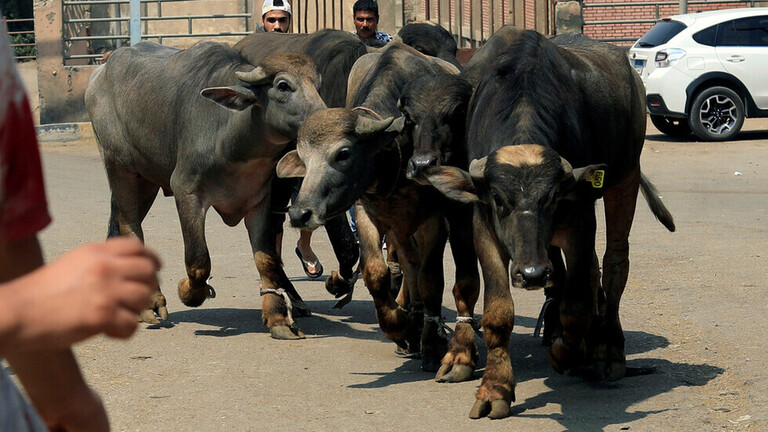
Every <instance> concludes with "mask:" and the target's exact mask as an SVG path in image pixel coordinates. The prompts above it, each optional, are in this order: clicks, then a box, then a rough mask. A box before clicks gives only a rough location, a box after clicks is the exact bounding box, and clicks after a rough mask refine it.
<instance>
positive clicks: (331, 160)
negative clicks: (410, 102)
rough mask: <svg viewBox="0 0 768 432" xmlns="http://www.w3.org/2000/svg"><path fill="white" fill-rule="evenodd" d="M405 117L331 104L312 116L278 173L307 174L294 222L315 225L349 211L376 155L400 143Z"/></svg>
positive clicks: (371, 176)
mask: <svg viewBox="0 0 768 432" xmlns="http://www.w3.org/2000/svg"><path fill="white" fill-rule="evenodd" d="M404 123H405V119H403V118H402V117H400V118H398V119H395V118H393V117H389V118H386V119H383V120H378V119H374V118H372V117H371V116H369V115H368V114H363V113H362V112H361V111H353V110H349V109H343V108H331V109H326V110H322V111H319V112H317V113H315V114H313V115H311V116H310V117H309V118H308V119H307V120H306V122H304V124H303V125H302V127H301V129H300V130H299V137H298V141H297V145H296V150H293V151H291V152H288V153H287V154H286V155H285V156H284V157H283V158H282V159H280V161H279V162H278V163H277V175H278V176H279V177H304V181H303V182H302V185H301V190H300V191H299V196H298V198H297V200H296V202H294V203H293V205H292V206H291V208H290V210H289V216H290V218H291V225H293V226H295V227H306V228H316V227H318V226H320V225H322V224H324V223H325V221H327V220H328V219H330V218H332V217H334V216H336V215H339V214H341V213H343V212H344V211H346V210H348V209H349V208H350V207H351V206H352V205H353V204H354V202H355V201H356V200H357V199H358V198H359V197H360V196H361V195H362V194H363V193H364V192H365V191H366V189H368V188H369V187H370V186H371V184H372V183H373V182H374V180H375V176H376V157H377V156H378V155H379V154H380V152H381V151H382V150H384V149H386V148H391V146H393V145H396V144H395V139H396V138H397V136H398V135H399V134H400V132H401V131H402V130H403V126H404Z"/></svg>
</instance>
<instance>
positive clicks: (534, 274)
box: [523, 265, 545, 280]
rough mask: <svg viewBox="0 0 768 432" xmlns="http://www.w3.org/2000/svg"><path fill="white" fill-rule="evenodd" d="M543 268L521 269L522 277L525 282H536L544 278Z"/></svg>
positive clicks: (527, 267) (528, 267)
mask: <svg viewBox="0 0 768 432" xmlns="http://www.w3.org/2000/svg"><path fill="white" fill-rule="evenodd" d="M544 272H545V270H544V267H539V266H532V265H531V266H526V267H524V268H523V277H524V278H525V279H527V280H538V279H541V278H542V276H544Z"/></svg>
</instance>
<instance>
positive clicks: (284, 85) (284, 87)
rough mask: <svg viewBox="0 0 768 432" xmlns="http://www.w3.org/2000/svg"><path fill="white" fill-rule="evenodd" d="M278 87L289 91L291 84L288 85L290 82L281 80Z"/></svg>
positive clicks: (283, 90) (282, 90)
mask: <svg viewBox="0 0 768 432" xmlns="http://www.w3.org/2000/svg"><path fill="white" fill-rule="evenodd" d="M277 89H278V90H280V91H281V92H287V91H291V86H290V85H288V83H287V82H285V81H280V82H279V83H277Z"/></svg>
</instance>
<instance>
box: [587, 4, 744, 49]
mask: <svg viewBox="0 0 768 432" xmlns="http://www.w3.org/2000/svg"><path fill="white" fill-rule="evenodd" d="M628 2H634V3H637V0H586V1H584V8H583V11H584V23H585V24H584V34H586V35H587V36H590V37H592V38H594V39H604V40H605V39H607V40H610V41H612V42H613V43H615V44H617V45H621V46H629V45H631V44H632V43H633V42H634V41H635V40H637V39H638V38H640V36H642V35H643V34H644V33H645V32H647V31H648V29H650V28H651V27H653V24H654V22H655V21H656V20H658V19H660V18H663V17H666V16H670V15H676V14H678V13H679V11H680V8H679V6H678V5H677V4H667V5H653V4H649V5H641V6H612V5H607V6H600V4H601V3H614V4H615V3H628ZM749 5H750V4H749V2H737V3H733V2H731V3H721V2H716V1H711V2H707V3H706V4H700V3H695V4H692V3H689V4H688V13H694V12H698V11H701V12H704V11H708V10H718V9H733V8H742V7H749ZM615 20H627V21H629V20H648V22H643V23H618V24H617V23H612V24H599V23H595V22H599V21H615Z"/></svg>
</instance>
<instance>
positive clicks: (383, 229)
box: [277, 42, 479, 381]
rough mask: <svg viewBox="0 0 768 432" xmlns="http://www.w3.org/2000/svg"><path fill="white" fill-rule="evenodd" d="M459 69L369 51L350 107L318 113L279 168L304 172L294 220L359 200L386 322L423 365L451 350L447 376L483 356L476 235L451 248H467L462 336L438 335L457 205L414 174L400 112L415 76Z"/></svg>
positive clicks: (408, 129) (366, 271)
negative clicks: (477, 319)
mask: <svg viewBox="0 0 768 432" xmlns="http://www.w3.org/2000/svg"><path fill="white" fill-rule="evenodd" d="M457 72H458V71H457V70H456V68H455V67H453V66H452V65H450V64H449V63H447V62H444V61H441V60H439V59H435V58H432V57H427V56H425V55H423V54H421V53H419V52H418V51H416V50H414V49H413V48H411V47H408V46H406V45H404V44H401V43H397V42H392V43H390V44H389V45H388V46H387V48H385V49H384V50H383V51H382V52H381V53H373V54H368V55H366V56H363V57H361V58H360V59H359V60H358V62H357V63H356V64H355V67H354V68H353V70H352V73H351V74H350V79H349V91H348V97H347V108H345V109H340V108H335V109H327V110H323V111H319V112H317V113H315V114H313V115H312V116H310V118H308V119H307V121H306V122H305V124H304V125H303V126H302V129H301V130H300V132H299V138H298V143H297V151H295V152H289V153H288V154H286V156H285V157H283V159H281V160H280V162H279V163H278V167H277V172H278V175H280V176H285V177H291V176H303V177H304V182H303V184H302V187H301V190H300V192H299V197H298V200H297V201H296V202H295V203H294V205H293V206H292V207H291V209H290V211H289V215H290V217H291V223H292V224H293V225H294V226H299V227H309V228H314V227H317V226H319V225H322V224H323V223H324V222H325V221H326V220H328V219H329V218H331V217H334V216H335V215H338V214H340V213H342V212H344V211H345V210H346V209H348V208H349V207H350V206H351V205H353V204H354V203H355V202H357V203H356V204H355V212H356V217H357V226H358V233H359V235H360V247H361V267H362V274H363V279H364V280H365V285H366V287H367V288H368V290H369V292H370V293H371V296H372V297H373V300H374V305H375V307H376V314H377V317H378V320H379V325H380V327H381V328H382V330H383V331H384V332H385V334H386V335H387V337H389V338H390V339H391V340H393V341H394V342H395V343H397V344H398V346H399V347H400V349H401V350H402V351H405V352H407V353H411V354H417V353H419V352H421V354H422V368H423V369H425V370H431V371H435V370H437V369H438V367H440V361H441V359H442V358H443V356H444V355H445V354H446V351H447V350H448V356H450V357H451V359H452V360H451V361H450V362H449V365H448V366H447V367H446V368H444V369H443V372H444V373H443V375H445V376H446V377H445V379H444V380H446V381H459V380H462V379H467V378H468V377H469V376H470V375H471V374H472V368H471V367H470V365H474V362H475V361H476V359H475V357H476V351H473V349H474V339H473V338H474V336H473V330H472V326H471V320H472V312H473V310H472V308H473V307H474V305H475V302H476V301H477V295H478V290H479V274H478V272H477V262H476V258H475V256H474V248H473V246H472V242H471V238H468V237H467V236H464V237H460V238H461V239H462V240H464V241H465V244H462V245H459V244H456V245H453V247H452V250H453V251H454V252H459V253H464V254H466V255H465V257H464V258H459V259H457V273H456V282H455V285H454V288H453V293H454V296H455V297H456V301H457V305H458V310H459V315H460V317H461V319H460V321H461V324H460V325H459V327H461V328H460V331H457V333H456V334H455V335H454V338H453V341H456V340H457V338H458V339H459V340H460V342H459V343H454V342H451V346H450V347H448V346H447V341H446V340H445V339H444V338H443V337H441V336H440V324H441V317H440V315H441V313H440V312H441V303H442V294H443V280H444V279H443V269H442V257H443V251H444V248H445V241H446V236H447V231H446V220H445V217H444V212H445V211H446V209H449V208H454V207H456V206H452V207H449V205H450V203H448V202H447V201H446V200H445V198H443V197H442V196H441V195H440V194H439V193H438V192H437V191H435V190H434V189H433V188H431V187H428V186H421V185H419V184H418V183H416V182H414V181H411V180H409V179H408V178H407V177H406V175H405V171H406V169H407V165H408V160H409V158H410V156H411V154H412V152H413V124H412V123H411V122H410V121H408V120H407V119H406V117H405V116H400V112H399V111H398V101H399V97H400V94H401V92H402V89H403V88H404V86H405V85H406V84H407V83H408V82H410V81H412V80H414V79H416V78H417V77H420V76H433V77H437V76H439V75H442V74H446V73H453V74H456V73H457ZM429 96H430V97H431V96H432V95H429ZM395 117H398V118H395ZM452 228H456V227H452ZM384 234H386V235H387V243H388V244H392V245H394V246H395V247H396V248H397V250H398V258H399V263H400V266H401V268H402V269H403V276H404V280H403V286H402V288H401V289H400V292H399V294H398V296H397V298H395V297H394V296H393V292H392V284H391V275H390V269H389V267H388V265H387V262H386V261H385V260H384V257H383V256H382V252H381V241H382V236H383V235H384ZM414 235H415V236H414ZM468 239H469V240H470V241H467V240H468ZM453 240H454V239H452V243H453ZM465 339H469V340H470V341H471V343H470V342H468V341H467V340H465ZM454 365H455V366H456V367H455V368H452V366H454ZM449 369H455V370H450V371H449ZM449 372H450V373H449Z"/></svg>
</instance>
